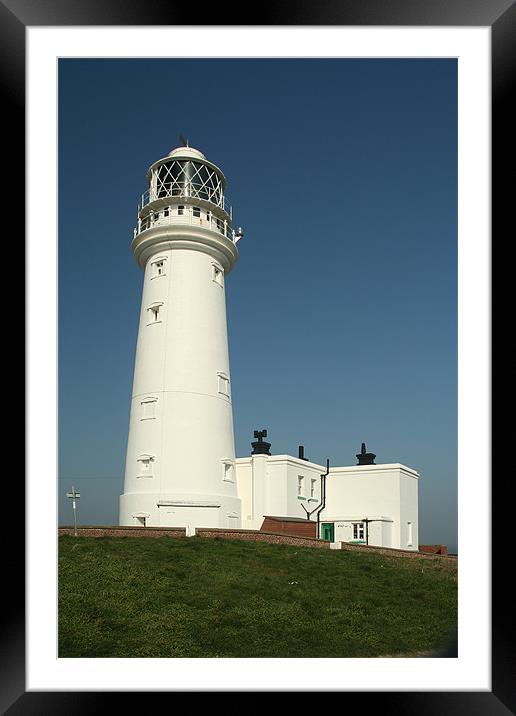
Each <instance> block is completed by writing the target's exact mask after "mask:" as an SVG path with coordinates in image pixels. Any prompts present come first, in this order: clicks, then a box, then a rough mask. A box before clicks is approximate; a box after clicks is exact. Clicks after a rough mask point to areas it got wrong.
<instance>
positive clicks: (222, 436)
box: [120, 145, 242, 530]
mask: <svg viewBox="0 0 516 716" xmlns="http://www.w3.org/2000/svg"><path fill="white" fill-rule="evenodd" d="M147 178H148V187H149V188H148V190H147V191H146V192H145V193H144V194H143V196H142V197H141V201H140V203H139V207H138V224H137V226H136V227H135V229H134V236H133V241H132V251H133V255H134V258H135V260H136V261H137V263H138V264H139V266H140V267H141V268H142V269H143V271H144V278H143V292H142V303H141V311H140V323H139V329H138V340H137V346H136V358H135V367H134V380H133V392H132V401H131V413H130V423H129V438H128V445H127V456H126V467H125V481H124V491H123V494H122V495H121V498H120V524H121V525H146V526H167V527H175V526H177V527H186V528H187V530H188V529H193V528H195V527H240V525H241V509H240V499H239V498H238V496H237V489H236V477H235V447H234V436H233V416H232V405H231V378H230V371H229V356H228V340H227V325H226V302H225V288H224V283H225V279H226V276H227V275H228V274H229V272H230V271H231V269H232V268H233V265H234V263H235V261H236V259H237V256H238V252H237V247H236V244H237V242H238V240H239V238H241V236H242V232H241V230H240V229H239V230H238V232H235V231H234V229H233V226H232V211H231V208H230V207H229V206H228V204H227V202H226V199H225V196H224V192H225V188H226V180H225V177H224V174H223V173H222V171H221V170H220V169H219V168H218V167H217V166H215V164H212V163H211V162H210V161H208V160H207V159H206V157H205V156H204V154H202V153H201V152H200V151H199V150H197V149H194V148H193V147H189V146H188V145H186V146H181V147H178V148H177V149H174V150H173V151H171V152H170V153H169V154H168V156H166V157H164V158H163V159H159V160H158V161H156V162H155V163H154V164H152V166H151V167H150V169H149V171H148V175H147Z"/></svg>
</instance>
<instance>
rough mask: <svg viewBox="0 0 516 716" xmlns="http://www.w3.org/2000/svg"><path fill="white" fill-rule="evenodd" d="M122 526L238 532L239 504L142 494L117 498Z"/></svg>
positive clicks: (214, 498) (214, 497)
mask: <svg viewBox="0 0 516 716" xmlns="http://www.w3.org/2000/svg"><path fill="white" fill-rule="evenodd" d="M119 524H120V526H121V527H128V526H140V527H141V526H145V527H184V528H186V530H187V531H188V530H189V529H191V528H194V527H195V528H197V527H219V528H223V529H224V528H232V529H238V528H239V527H241V525H242V520H241V501H240V498H238V497H224V496H221V495H195V496H192V495H160V494H152V493H149V494H142V493H141V492H133V493H131V492H129V493H124V494H123V495H122V496H121V497H120V519H119Z"/></svg>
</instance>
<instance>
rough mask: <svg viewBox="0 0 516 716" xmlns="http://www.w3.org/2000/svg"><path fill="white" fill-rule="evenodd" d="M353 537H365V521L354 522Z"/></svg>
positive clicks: (360, 538)
mask: <svg viewBox="0 0 516 716" xmlns="http://www.w3.org/2000/svg"><path fill="white" fill-rule="evenodd" d="M353 539H358V540H363V539H364V523H363V522H353Z"/></svg>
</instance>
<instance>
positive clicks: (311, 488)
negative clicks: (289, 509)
mask: <svg viewBox="0 0 516 716" xmlns="http://www.w3.org/2000/svg"><path fill="white" fill-rule="evenodd" d="M316 482H317V480H314V479H312V480H310V497H315V483H316Z"/></svg>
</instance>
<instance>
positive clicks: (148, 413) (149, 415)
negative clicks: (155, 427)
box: [141, 396, 158, 420]
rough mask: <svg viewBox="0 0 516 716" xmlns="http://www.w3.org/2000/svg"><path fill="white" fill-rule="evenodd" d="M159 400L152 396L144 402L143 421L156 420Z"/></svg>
mask: <svg viewBox="0 0 516 716" xmlns="http://www.w3.org/2000/svg"><path fill="white" fill-rule="evenodd" d="M157 402H158V399H157V398H155V397H154V396H150V397H148V398H145V399H144V400H142V402H141V405H142V413H141V420H154V419H155V418H156V404H157Z"/></svg>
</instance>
